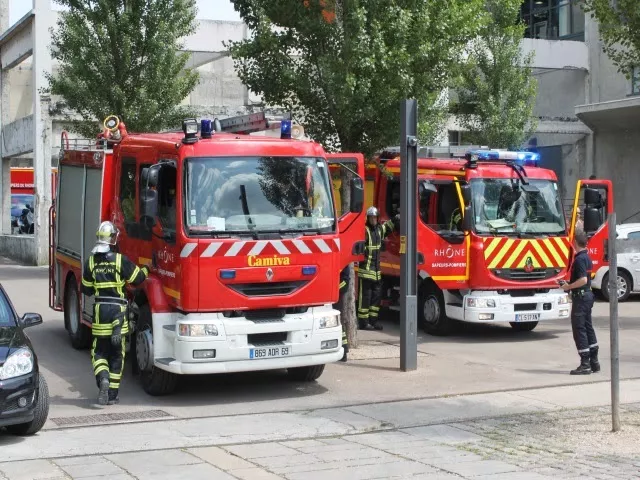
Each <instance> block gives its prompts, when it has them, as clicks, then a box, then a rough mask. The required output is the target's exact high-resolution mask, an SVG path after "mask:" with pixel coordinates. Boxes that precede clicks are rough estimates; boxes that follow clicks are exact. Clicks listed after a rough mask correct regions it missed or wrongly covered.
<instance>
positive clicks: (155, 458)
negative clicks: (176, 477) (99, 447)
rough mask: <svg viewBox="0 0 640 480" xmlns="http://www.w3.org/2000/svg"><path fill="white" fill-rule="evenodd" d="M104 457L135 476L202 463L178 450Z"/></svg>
mask: <svg viewBox="0 0 640 480" xmlns="http://www.w3.org/2000/svg"><path fill="white" fill-rule="evenodd" d="M106 458H107V459H108V460H110V461H112V462H113V463H115V464H116V465H118V466H119V467H122V468H123V469H124V470H126V471H127V472H129V473H130V474H132V475H133V476H136V477H138V476H139V475H143V474H153V473H163V472H164V471H165V470H167V469H170V467H176V466H184V465H191V464H194V463H203V462H202V460H201V459H199V458H197V457H194V456H193V455H190V454H188V453H186V452H183V451H180V450H161V451H152V452H133V453H119V454H115V455H106Z"/></svg>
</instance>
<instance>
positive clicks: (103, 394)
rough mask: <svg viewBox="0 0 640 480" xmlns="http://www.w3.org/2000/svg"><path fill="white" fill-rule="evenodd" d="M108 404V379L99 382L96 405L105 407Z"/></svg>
mask: <svg viewBox="0 0 640 480" xmlns="http://www.w3.org/2000/svg"><path fill="white" fill-rule="evenodd" d="M108 402H109V379H108V378H103V379H102V380H100V391H99V392H98V405H106V404H107V403H108Z"/></svg>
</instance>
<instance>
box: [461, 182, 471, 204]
mask: <svg viewBox="0 0 640 480" xmlns="http://www.w3.org/2000/svg"><path fill="white" fill-rule="evenodd" d="M460 191H461V192H462V200H463V201H464V204H465V206H466V205H469V204H470V203H471V186H470V185H460Z"/></svg>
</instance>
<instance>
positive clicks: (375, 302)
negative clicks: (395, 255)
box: [358, 278, 382, 326]
mask: <svg viewBox="0 0 640 480" xmlns="http://www.w3.org/2000/svg"><path fill="white" fill-rule="evenodd" d="M358 280H359V281H360V283H359V285H358V323H359V324H360V326H363V325H366V324H367V323H370V324H371V325H375V324H376V322H377V321H378V315H379V313H380V301H381V300H382V281H379V280H368V279H366V278H359V279H358Z"/></svg>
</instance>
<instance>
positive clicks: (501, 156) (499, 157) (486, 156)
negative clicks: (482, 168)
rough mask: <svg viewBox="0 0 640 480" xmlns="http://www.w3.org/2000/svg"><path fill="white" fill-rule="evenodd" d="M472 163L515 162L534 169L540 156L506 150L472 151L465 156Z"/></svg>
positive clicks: (532, 153) (533, 153)
mask: <svg viewBox="0 0 640 480" xmlns="http://www.w3.org/2000/svg"><path fill="white" fill-rule="evenodd" d="M467 158H468V159H469V160H470V161H471V162H472V163H475V162H478V161H484V162H487V161H504V162H515V163H518V164H520V165H523V166H525V167H535V166H537V165H538V162H539V161H540V155H539V154H537V153H535V152H512V151H508V150H474V151H472V152H469V153H468V154H467Z"/></svg>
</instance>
